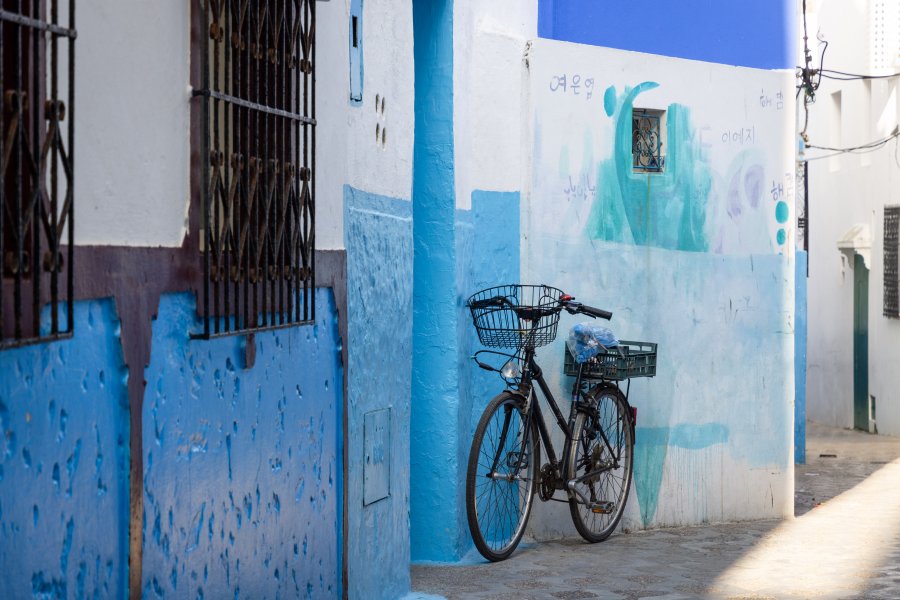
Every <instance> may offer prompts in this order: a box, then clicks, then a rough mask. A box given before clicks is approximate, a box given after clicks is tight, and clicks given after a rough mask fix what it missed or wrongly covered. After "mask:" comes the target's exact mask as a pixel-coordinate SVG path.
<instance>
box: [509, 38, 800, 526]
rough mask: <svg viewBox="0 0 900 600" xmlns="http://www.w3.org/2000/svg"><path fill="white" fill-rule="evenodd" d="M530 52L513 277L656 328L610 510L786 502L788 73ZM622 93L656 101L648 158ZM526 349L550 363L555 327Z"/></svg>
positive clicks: (766, 511)
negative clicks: (617, 495) (528, 128)
mask: <svg viewBox="0 0 900 600" xmlns="http://www.w3.org/2000/svg"><path fill="white" fill-rule="evenodd" d="M529 56H530V75H531V94H532V107H533V119H534V121H533V123H534V125H533V136H534V137H533V140H534V141H533V152H534V155H533V165H532V172H531V173H532V177H533V180H532V184H531V189H530V190H529V193H528V195H527V197H528V200H527V203H526V205H525V206H524V207H523V225H522V229H523V238H522V239H523V242H522V243H523V267H522V272H523V279H525V280H529V281H540V282H547V283H552V284H553V285H556V286H558V287H561V288H562V289H564V290H566V291H568V292H570V293H573V294H575V295H576V296H577V297H579V298H580V299H582V300H583V301H585V302H587V303H589V304H592V305H596V306H601V307H604V308H607V309H609V310H611V311H613V313H614V314H615V318H614V320H613V322H612V326H613V328H614V330H615V331H616V332H617V333H618V335H619V337H620V338H622V339H638V340H649V341H655V342H658V343H659V344H660V346H659V347H660V358H659V361H660V362H659V370H658V375H657V377H656V378H655V379H652V380H644V381H636V382H635V383H634V384H633V385H632V392H631V393H632V399H633V403H634V405H635V406H636V407H637V408H638V429H637V446H636V450H635V453H636V454H635V485H634V488H633V489H634V490H635V494H634V497H633V498H632V500H631V502H630V504H629V508H628V511H627V512H626V516H625V519H624V520H623V523H624V526H625V527H630V528H640V527H652V526H662V525H679V524H689V523H701V522H711V521H712V522H715V521H728V520H741V519H752V518H765V517H777V516H788V515H790V514H792V510H793V509H792V507H793V500H792V497H793V460H792V454H793V396H794V373H793V358H794V338H793V335H794V323H793V319H794V257H793V241H792V240H793V225H792V219H791V218H790V213H791V208H790V207H791V206H792V205H793V171H794V168H793V146H792V137H791V134H790V132H791V131H792V130H793V114H794V111H793V102H792V97H793V96H792V94H793V92H792V90H793V75H792V73H791V72H786V71H762V70H755V69H747V68H733V67H726V66H719V65H714V64H710V63H700V62H693V61H685V60H681V59H673V58H665V57H659V56H652V55H647V54H637V53H631V52H624V51H619V50H611V49H603V48H593V47H588V46H583V45H575V44H568V43H562V42H555V41H544V40H538V41H537V42H536V43H535V44H534V45H533V46H532V48H531V52H530V54H529ZM576 76H577V77H578V79H577V81H578V82H579V83H580V86H579V87H578V88H575V87H573V85H572V84H573V83H574V82H576ZM563 78H565V79H566V81H567V85H565V86H563V85H562V83H561V82H562V79H563ZM701 81H702V82H703V85H702V86H700V85H697V82H701ZM711 91H713V92H714V93H711ZM633 107H640V108H650V109H661V110H666V118H667V137H666V140H665V145H664V149H665V154H666V166H665V172H664V173H663V174H652V175H648V174H635V173H632V167H631V160H632V159H631V111H632V108H633ZM572 320H573V319H571V318H568V317H567V316H564V317H563V320H562V321H561V323H560V330H561V331H565V330H566V329H567V327H569V326H570V325H571V324H572ZM539 357H540V359H542V360H543V361H545V366H546V371H547V372H549V373H551V374H558V373H560V371H561V359H562V338H560V339H558V340H557V342H556V343H555V344H553V345H551V346H549V347H548V348H546V349H545V350H543V351H542V352H541V353H540V354H539ZM551 380H552V381H553V384H554V385H555V388H556V389H562V388H563V386H565V385H567V384H566V383H565V382H564V381H561V380H560V378H559V375H555V377H554V376H551ZM761 440H765V442H761ZM535 516H536V517H537V518H536V519H535V521H534V522H533V523H532V529H533V531H534V533H535V535H537V536H539V537H545V536H556V535H571V530H572V526H571V524H570V523H569V518H568V513H567V511H565V510H559V508H558V507H556V506H553V505H541V506H539V507H538V511H537V512H536V515H535Z"/></svg>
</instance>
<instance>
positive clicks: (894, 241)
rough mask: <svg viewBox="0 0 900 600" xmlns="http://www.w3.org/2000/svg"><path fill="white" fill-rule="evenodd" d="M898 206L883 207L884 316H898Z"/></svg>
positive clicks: (899, 312)
mask: <svg viewBox="0 0 900 600" xmlns="http://www.w3.org/2000/svg"><path fill="white" fill-rule="evenodd" d="M898 246H900V206H885V207H884V316H885V317H888V318H891V319H898V318H900V294H898V288H900V264H898V263H900V252H898Z"/></svg>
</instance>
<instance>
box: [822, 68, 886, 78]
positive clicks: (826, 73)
mask: <svg viewBox="0 0 900 600" xmlns="http://www.w3.org/2000/svg"><path fill="white" fill-rule="evenodd" d="M819 73H821V75H822V77H825V78H826V79H836V80H838V81H854V80H857V79H891V78H893V77H900V73H891V74H890V75H860V74H858V73H846V72H844V71H835V70H834V69H819Z"/></svg>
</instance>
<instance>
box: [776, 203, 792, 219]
mask: <svg viewBox="0 0 900 600" xmlns="http://www.w3.org/2000/svg"><path fill="white" fill-rule="evenodd" d="M789 217H790V210H789V209H788V204H787V202H785V201H784V200H781V201H779V202H778V204H776V205H775V220H776V221H778V222H779V223H787V220H788V218H789Z"/></svg>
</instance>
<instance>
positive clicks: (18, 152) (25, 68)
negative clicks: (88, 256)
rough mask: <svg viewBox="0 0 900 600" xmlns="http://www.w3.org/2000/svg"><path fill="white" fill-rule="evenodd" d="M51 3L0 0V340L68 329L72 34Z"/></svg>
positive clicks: (35, 339)
mask: <svg viewBox="0 0 900 600" xmlns="http://www.w3.org/2000/svg"><path fill="white" fill-rule="evenodd" d="M61 3H62V1H61V0H39V1H36V2H29V3H27V4H26V3H24V2H22V1H21V0H19V1H17V2H16V1H13V0H4V1H3V2H2V3H0V96H2V97H0V103H2V105H0V110H2V124H0V128H2V132H0V157H2V163H0V349H5V348H15V347H20V346H24V345H28V344H35V343H41V342H48V341H53V340H58V339H65V338H69V337H72V335H73V334H74V309H73V304H72V300H73V299H74V247H75V239H74V210H75V198H74V187H75V171H74V164H75V119H74V113H75V40H76V38H77V37H78V33H77V30H76V29H75V0H69V1H68V3H67V9H66V12H67V15H65V17H66V20H67V21H68V24H67V25H65V26H63V25H61V24H60V23H61V18H60V4H61ZM23 5H24V6H25V8H30V10H26V9H25V8H23ZM10 9H12V10H10ZM35 11H36V12H37V14H35ZM48 13H49V15H48ZM9 38H14V40H15V41H12V42H11V41H10V39H9ZM60 46H63V47H62V48H60ZM60 50H62V51H63V53H64V57H63V58H61V57H60ZM11 66H12V67H13V68H12V69H9V68H8V67H11ZM63 68H65V69H66V72H65V73H63V72H62V69H63ZM10 70H13V71H15V72H14V73H13V74H10V73H9V71H10ZM61 79H62V81H61ZM63 91H64V92H65V93H64V94H63V93H62V92H63ZM63 96H64V97H65V101H63V100H61V99H60V98H61V97H63ZM10 140H12V141H13V147H11V148H7V147H6V145H7V142H8V141H10Z"/></svg>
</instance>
